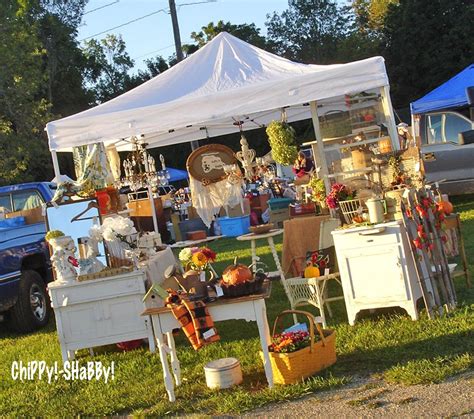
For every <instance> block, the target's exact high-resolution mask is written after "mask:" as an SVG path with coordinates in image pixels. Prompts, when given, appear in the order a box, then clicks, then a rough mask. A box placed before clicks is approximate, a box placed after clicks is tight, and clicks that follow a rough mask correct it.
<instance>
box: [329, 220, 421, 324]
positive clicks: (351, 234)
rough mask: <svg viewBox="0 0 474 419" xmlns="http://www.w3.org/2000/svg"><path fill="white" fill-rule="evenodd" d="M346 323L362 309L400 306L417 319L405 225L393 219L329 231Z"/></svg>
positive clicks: (417, 291) (416, 291)
mask: <svg viewBox="0 0 474 419" xmlns="http://www.w3.org/2000/svg"><path fill="white" fill-rule="evenodd" d="M332 234H333V237H334V245H335V247H336V255H337V260H338V264H339V272H340V274H341V282H342V288H343V291H344V300H345V302H346V308H347V316H348V318H349V323H350V324H351V325H353V324H354V321H355V318H356V315H357V313H358V312H359V311H360V310H364V309H375V308H382V307H396V306H398V307H401V308H403V309H405V310H406V311H407V313H408V314H409V315H410V316H411V318H412V319H413V320H417V319H418V312H417V310H416V301H417V300H418V299H419V298H421V297H422V294H421V289H420V286H419V284H418V279H417V275H416V270H415V265H414V260H413V255H412V252H411V249H410V243H409V242H408V237H407V236H406V231H405V227H404V226H403V224H401V222H398V221H393V222H388V223H384V224H379V225H376V226H374V227H358V228H352V229H345V230H336V231H333V233H332Z"/></svg>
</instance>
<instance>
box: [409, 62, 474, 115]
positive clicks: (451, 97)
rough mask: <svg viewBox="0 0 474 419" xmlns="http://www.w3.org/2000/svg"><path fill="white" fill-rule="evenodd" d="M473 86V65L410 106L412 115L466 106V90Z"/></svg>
mask: <svg viewBox="0 0 474 419" xmlns="http://www.w3.org/2000/svg"><path fill="white" fill-rule="evenodd" d="M470 86H474V64H471V65H470V66H468V67H466V68H465V69H464V70H463V71H461V72H460V73H458V74H456V75H455V76H454V77H453V78H451V79H449V80H448V81H447V82H445V83H443V84H442V85H441V86H438V87H437V88H436V89H434V90H432V91H431V92H429V93H427V94H426V95H425V96H423V97H422V98H420V99H418V100H416V101H415V102H412V103H411V104H410V107H411V113H412V114H420V113H426V112H432V111H437V110H440V109H448V108H459V107H461V106H466V105H467V104H468V100H467V94H466V88H467V87H470Z"/></svg>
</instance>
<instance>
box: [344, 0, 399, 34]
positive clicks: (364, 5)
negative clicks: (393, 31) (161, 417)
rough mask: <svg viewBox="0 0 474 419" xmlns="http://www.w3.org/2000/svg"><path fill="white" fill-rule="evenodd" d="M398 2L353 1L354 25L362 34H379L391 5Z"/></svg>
mask: <svg viewBox="0 0 474 419" xmlns="http://www.w3.org/2000/svg"><path fill="white" fill-rule="evenodd" d="M399 1H400V0H353V2H352V8H353V9H354V13H355V17H356V23H357V27H358V29H359V30H361V31H362V32H364V33H367V32H380V31H381V30H382V29H383V27H384V22H385V16H386V15H387V12H388V8H389V6H390V5H391V4H398V3H399Z"/></svg>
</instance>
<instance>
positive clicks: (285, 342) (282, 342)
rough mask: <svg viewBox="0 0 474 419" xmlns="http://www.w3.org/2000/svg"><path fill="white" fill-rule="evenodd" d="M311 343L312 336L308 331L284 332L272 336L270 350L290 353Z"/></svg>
mask: <svg viewBox="0 0 474 419" xmlns="http://www.w3.org/2000/svg"><path fill="white" fill-rule="evenodd" d="M309 344H310V336H309V333H308V332H306V331H296V332H286V333H285V332H284V333H281V334H277V335H274V336H273V337H272V344H271V345H270V346H269V348H268V350H269V351H270V352H277V353H289V352H295V351H298V350H299V349H302V348H304V347H306V346H309Z"/></svg>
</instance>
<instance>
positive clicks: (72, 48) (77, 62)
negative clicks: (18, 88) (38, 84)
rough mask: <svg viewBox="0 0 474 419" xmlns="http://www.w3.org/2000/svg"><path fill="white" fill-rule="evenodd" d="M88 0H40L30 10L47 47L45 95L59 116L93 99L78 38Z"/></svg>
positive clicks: (86, 63) (71, 111)
mask: <svg viewBox="0 0 474 419" xmlns="http://www.w3.org/2000/svg"><path fill="white" fill-rule="evenodd" d="M86 2H87V0H76V1H74V2H71V1H69V0H37V1H36V4H35V5H34V6H33V7H32V9H31V11H30V14H31V16H32V18H33V19H34V20H35V21H36V22H37V28H38V37H39V39H40V41H41V43H42V45H43V48H44V49H45V50H46V54H45V60H44V63H45V70H46V71H47V82H46V83H45V97H46V98H47V99H48V100H49V102H51V104H52V111H53V112H54V113H55V114H56V115H58V117H59V116H67V115H70V114H73V113H76V112H79V111H82V110H84V109H86V108H87V107H88V106H89V105H90V104H91V103H92V101H93V97H92V96H91V94H90V92H89V91H88V89H87V88H86V87H85V85H84V76H85V74H86V71H87V66H88V62H87V60H86V58H85V57H84V54H83V53H82V50H81V48H80V47H79V44H78V41H77V39H76V37H77V29H78V26H79V24H80V22H81V19H82V15H83V13H84V7H85V4H86Z"/></svg>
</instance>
